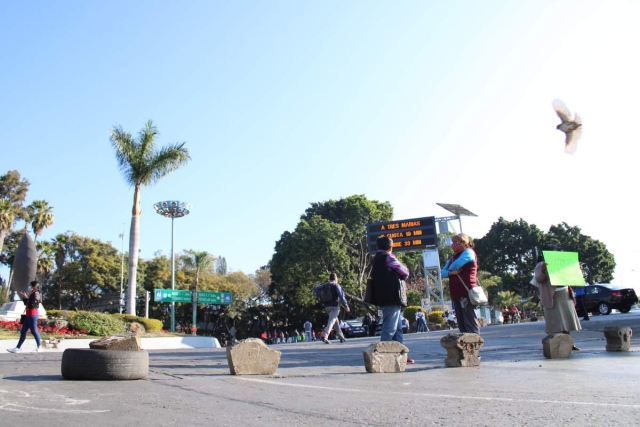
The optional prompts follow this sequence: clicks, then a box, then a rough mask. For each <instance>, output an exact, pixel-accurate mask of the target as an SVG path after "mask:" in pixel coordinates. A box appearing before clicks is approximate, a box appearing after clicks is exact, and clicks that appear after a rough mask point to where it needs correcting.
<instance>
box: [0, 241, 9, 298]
mask: <svg viewBox="0 0 640 427" xmlns="http://www.w3.org/2000/svg"><path fill="white" fill-rule="evenodd" d="M8 232H9V230H5V229H0V253H2V248H3V247H4V238H5V237H6V236H7V233H8ZM9 268H11V266H9ZM10 278H11V273H9V277H8V278H7V279H6V282H5V286H6V287H7V292H6V296H5V299H8V298H9V287H10V286H9V285H10V284H11V282H10V281H9V279H10Z"/></svg>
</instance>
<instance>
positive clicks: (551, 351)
mask: <svg viewBox="0 0 640 427" xmlns="http://www.w3.org/2000/svg"><path fill="white" fill-rule="evenodd" d="M572 351H573V338H572V337H571V335H569V334H549V335H547V336H546V337H544V338H543V339H542V353H543V354H544V357H546V358H547V359H566V358H567V357H571V353H572Z"/></svg>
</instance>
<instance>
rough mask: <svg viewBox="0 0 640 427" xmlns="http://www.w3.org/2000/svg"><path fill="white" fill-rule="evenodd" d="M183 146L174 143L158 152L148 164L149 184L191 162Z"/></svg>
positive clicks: (182, 144) (183, 143) (182, 143)
mask: <svg viewBox="0 0 640 427" xmlns="http://www.w3.org/2000/svg"><path fill="white" fill-rule="evenodd" d="M185 144H186V143H185V142H181V143H176V144H173V145H169V146H167V147H163V148H162V149H160V150H159V151H158V153H157V154H156V156H155V157H154V159H153V160H152V161H151V163H150V166H151V167H150V171H149V172H150V173H151V181H150V182H149V183H150V184H153V183H155V182H157V181H158V180H159V179H160V178H162V177H164V176H166V175H168V174H170V173H171V172H173V171H175V170H176V169H178V168H179V167H180V166H182V165H185V164H186V163H187V162H188V161H189V160H191V157H190V156H189V151H188V150H187V149H186V148H184V145H185Z"/></svg>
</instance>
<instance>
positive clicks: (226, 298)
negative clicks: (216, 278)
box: [198, 292, 233, 305]
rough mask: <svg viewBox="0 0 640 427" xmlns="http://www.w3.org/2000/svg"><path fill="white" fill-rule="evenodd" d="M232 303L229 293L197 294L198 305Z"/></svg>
mask: <svg viewBox="0 0 640 427" xmlns="http://www.w3.org/2000/svg"><path fill="white" fill-rule="evenodd" d="M232 301H233V297H232V294H231V293H230V292H198V303H200V304H216V305H219V304H231V302H232Z"/></svg>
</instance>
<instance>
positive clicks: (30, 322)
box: [17, 314, 40, 348]
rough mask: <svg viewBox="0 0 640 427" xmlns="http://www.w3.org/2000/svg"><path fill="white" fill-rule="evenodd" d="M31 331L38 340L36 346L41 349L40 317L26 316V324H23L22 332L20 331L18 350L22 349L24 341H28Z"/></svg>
mask: <svg viewBox="0 0 640 427" xmlns="http://www.w3.org/2000/svg"><path fill="white" fill-rule="evenodd" d="M29 329H31V333H32V334H33V336H34V337H35V339H36V344H38V347H40V334H39V333H38V315H37V314H36V315H35V316H26V317H25V320H24V323H23V324H22V330H21V331H20V341H18V345H17V348H20V347H22V344H24V340H25V339H27V332H28V331H29Z"/></svg>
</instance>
